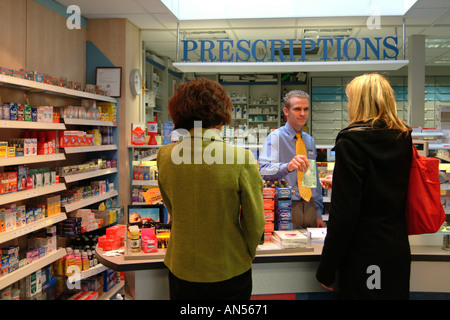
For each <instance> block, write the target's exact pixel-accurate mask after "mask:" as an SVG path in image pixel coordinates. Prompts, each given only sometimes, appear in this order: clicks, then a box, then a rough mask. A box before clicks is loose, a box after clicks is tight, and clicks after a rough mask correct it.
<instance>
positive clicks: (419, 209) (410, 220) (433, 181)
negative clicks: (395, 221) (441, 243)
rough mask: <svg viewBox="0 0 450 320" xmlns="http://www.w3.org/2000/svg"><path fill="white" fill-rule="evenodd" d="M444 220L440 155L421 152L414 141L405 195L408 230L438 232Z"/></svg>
mask: <svg viewBox="0 0 450 320" xmlns="http://www.w3.org/2000/svg"><path fill="white" fill-rule="evenodd" d="M444 221H445V211H444V208H443V206H442V203H441V185H440V182H439V159H436V158H428V157H424V156H421V155H419V153H418V152H417V149H416V147H415V146H414V144H413V156H412V161H411V170H410V174H409V187H408V195H407V198H406V224H407V227H408V234H409V235H415V234H424V233H435V232H437V231H438V230H439V228H440V227H441V226H442V224H443V223H444Z"/></svg>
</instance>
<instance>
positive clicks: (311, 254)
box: [96, 242, 450, 271]
mask: <svg viewBox="0 0 450 320" xmlns="http://www.w3.org/2000/svg"><path fill="white" fill-rule="evenodd" d="M322 247H323V243H316V242H312V243H311V248H312V249H311V250H310V251H301V252H294V251H292V250H286V251H283V250H280V252H279V253H274V252H273V251H270V252H263V251H260V250H258V252H257V254H256V257H255V260H254V263H280V262H306V261H317V262H318V261H319V259H320V254H321V253H322ZM162 250H165V249H162ZM162 250H160V251H159V252H158V255H157V256H156V258H151V256H149V259H125V257H124V255H123V254H122V255H120V256H114V257H109V256H105V252H104V251H103V250H102V249H101V248H99V247H98V246H97V247H96V252H97V258H98V260H99V262H101V263H102V264H104V265H105V266H107V267H108V268H111V269H114V270H117V271H138V270H147V269H161V268H166V266H165V265H164V258H161V253H162V252H161V251H162ZM149 255H151V254H149ZM411 259H412V261H436V262H450V251H446V250H443V249H442V248H441V247H439V246H424V245H412V246H411Z"/></svg>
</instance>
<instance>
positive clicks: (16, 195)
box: [0, 183, 66, 205]
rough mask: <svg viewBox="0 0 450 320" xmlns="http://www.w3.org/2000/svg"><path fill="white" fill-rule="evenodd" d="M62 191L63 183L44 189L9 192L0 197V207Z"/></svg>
mask: <svg viewBox="0 0 450 320" xmlns="http://www.w3.org/2000/svg"><path fill="white" fill-rule="evenodd" d="M63 190H66V185H65V184H64V183H57V184H53V185H50V186H46V187H40V188H35V189H29V190H23V191H16V192H10V193H6V194H2V195H0V205H4V204H8V203H12V202H18V201H21V200H27V199H31V198H36V197H40V196H44V195H47V194H52V193H56V192H59V191H63Z"/></svg>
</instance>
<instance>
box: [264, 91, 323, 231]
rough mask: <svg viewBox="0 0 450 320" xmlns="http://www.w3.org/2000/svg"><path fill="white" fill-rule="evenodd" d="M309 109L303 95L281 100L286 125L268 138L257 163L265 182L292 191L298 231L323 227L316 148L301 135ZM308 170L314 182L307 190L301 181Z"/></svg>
mask: <svg viewBox="0 0 450 320" xmlns="http://www.w3.org/2000/svg"><path fill="white" fill-rule="evenodd" d="M309 109H310V98H309V95H308V94H307V93H306V92H304V91H301V90H293V91H290V92H288V93H287V94H286V96H285V97H284V108H283V112H284V114H285V115H286V117H287V123H286V125H285V126H284V127H281V128H278V129H277V130H275V131H273V132H271V133H270V134H269V136H268V137H267V139H266V141H265V142H264V145H263V148H262V151H261V154H260V156H259V160H258V161H259V166H260V173H261V175H262V177H263V179H264V180H269V181H275V180H278V181H279V180H281V179H285V180H286V181H287V183H288V184H289V185H290V186H291V187H292V188H293V190H294V191H295V194H294V195H293V197H292V222H293V223H294V224H295V225H297V226H298V227H301V228H307V227H324V224H323V220H322V211H323V198H322V187H321V185H320V181H319V174H318V172H317V167H316V164H315V161H316V145H315V142H314V139H313V138H312V137H311V136H310V135H309V134H307V133H306V132H303V127H304V126H305V124H306V121H307V120H308V116H309ZM309 160H313V161H309ZM308 166H312V169H313V170H312V172H313V174H314V172H315V181H316V183H315V184H314V183H312V184H310V185H309V186H310V187H306V186H305V180H304V179H303V175H304V172H305V170H306V168H307V167H308ZM313 180H314V179H313ZM314 185H315V187H314Z"/></svg>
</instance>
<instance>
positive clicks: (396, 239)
mask: <svg viewBox="0 0 450 320" xmlns="http://www.w3.org/2000/svg"><path fill="white" fill-rule="evenodd" d="M346 94H347V97H348V113H349V118H350V123H349V125H348V127H346V128H345V129H343V130H341V131H340V132H339V134H338V136H337V137H336V144H335V147H334V149H335V151H336V163H335V167H334V171H333V179H332V189H333V192H332V196H331V210H330V217H329V222H328V225H327V236H326V238H325V243H324V247H323V251H322V256H321V261H320V264H319V267H318V270H317V274H316V277H317V279H318V280H319V282H320V283H321V284H322V285H323V286H324V287H325V288H328V289H330V290H333V289H334V288H333V287H334V285H333V284H334V283H335V280H336V278H337V279H338V281H337V283H336V285H337V290H338V292H339V297H340V298H341V299H408V298H409V279H410V265H411V255H410V247H409V241H408V232H407V229H406V218H405V200H406V195H407V191H408V182H409V169H410V166H411V157H412V140H411V131H410V128H409V127H408V126H407V125H405V124H404V123H403V121H402V120H401V119H400V118H399V117H398V116H397V111H396V103H395V96H394V91H393V90H392V87H391V86H390V84H389V82H388V81H387V79H386V78H385V77H383V76H381V75H379V74H366V75H362V76H359V77H356V78H355V79H353V80H352V81H351V82H350V83H349V84H348V86H347V88H346ZM336 274H337V276H336Z"/></svg>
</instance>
